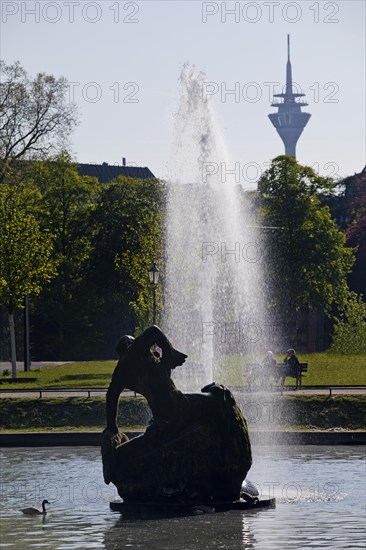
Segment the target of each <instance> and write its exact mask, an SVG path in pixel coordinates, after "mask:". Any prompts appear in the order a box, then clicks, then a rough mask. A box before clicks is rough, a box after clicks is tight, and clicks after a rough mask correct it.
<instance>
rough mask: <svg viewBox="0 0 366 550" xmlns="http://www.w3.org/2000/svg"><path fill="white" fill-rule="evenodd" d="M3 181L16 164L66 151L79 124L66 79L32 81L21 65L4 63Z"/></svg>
mask: <svg viewBox="0 0 366 550" xmlns="http://www.w3.org/2000/svg"><path fill="white" fill-rule="evenodd" d="M0 76H1V79H0V181H2V180H3V178H4V175H5V172H6V167H7V165H9V164H12V163H13V162H14V161H19V160H20V159H22V158H23V159H30V158H44V157H45V156H48V155H49V154H50V153H52V152H55V150H60V149H64V148H65V145H66V144H67V142H68V138H69V135H70V133H71V132H72V130H73V129H74V127H75V125H76V124H77V110H76V105H75V104H73V103H71V102H70V101H69V97H68V91H69V88H68V83H67V80H66V79H65V78H64V77H60V78H55V77H54V76H53V75H48V74H45V73H39V74H37V75H36V76H35V77H34V78H31V77H29V75H28V74H27V72H26V71H25V70H24V68H23V67H22V66H21V65H20V63H19V62H16V63H14V64H12V65H7V64H6V63H5V62H4V61H1V62H0Z"/></svg>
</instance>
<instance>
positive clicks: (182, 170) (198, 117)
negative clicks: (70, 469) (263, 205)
mask: <svg viewBox="0 0 366 550" xmlns="http://www.w3.org/2000/svg"><path fill="white" fill-rule="evenodd" d="M206 80H207V79H206V77H205V75H204V74H203V73H199V72H197V71H196V70H195V69H194V67H190V66H189V65H185V66H184V67H183V70H182V73H181V76H180V99H179V105H178V110H177V113H176V115H175V124H174V135H173V138H172V143H173V150H172V161H171V163H170V165H169V174H168V181H169V185H168V200H167V216H166V258H165V260H166V261H165V265H166V267H165V271H166V273H165V277H166V280H165V302H164V314H163V321H162V326H163V328H164V330H165V331H166V332H167V334H169V335H170V336H171V337H172V338H173V339H174V342H176V344H177V347H178V348H179V349H183V350H184V351H185V352H186V353H187V354H188V357H189V359H188V374H187V368H185V369H184V371H183V370H181V371H180V372H176V373H174V375H173V377H174V380H175V381H176V382H177V383H179V386H180V387H182V388H184V389H185V390H187V391H189V390H191V389H192V388H197V387H200V386H202V385H205V384H208V383H209V382H211V381H212V380H216V381H218V382H220V383H227V380H226V374H224V372H223V369H222V368H221V361H220V359H221V358H222V356H223V355H224V354H225V353H232V354H236V355H239V356H242V355H244V354H248V353H255V352H258V351H263V350H262V349H261V348H262V346H263V345H264V342H263V340H264V338H263V336H264V325H265V323H264V318H263V311H264V300H265V291H264V285H263V283H262V282H261V257H262V244H261V242H260V236H259V234H258V232H257V229H256V227H255V225H256V224H255V219H254V215H253V213H252V212H251V209H250V205H249V204H248V203H247V200H246V198H245V193H244V192H243V189H242V187H241V186H240V185H237V183H236V182H235V178H234V177H233V174H231V176H230V174H228V173H227V171H228V170H230V169H231V168H232V167H233V166H234V163H231V162H230V159H229V156H228V154H227V152H226V150H225V145H224V142H223V139H222V135H221V132H220V130H219V125H218V124H217V122H216V120H215V116H214V112H213V108H212V105H211V102H210V101H209V100H207V101H206V98H205V96H204V92H203V91H204V83H205V81H206ZM264 349H265V348H264Z"/></svg>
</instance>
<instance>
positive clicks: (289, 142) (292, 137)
mask: <svg viewBox="0 0 366 550" xmlns="http://www.w3.org/2000/svg"><path fill="white" fill-rule="evenodd" d="M304 95H305V94H297V93H294V91H293V85H292V69H291V61H290V35H289V34H288V35H287V64H286V92H285V93H282V94H274V95H273V97H274V98H277V97H278V98H281V99H282V100H283V101H276V100H273V103H271V107H277V108H278V112H277V113H271V114H270V115H268V117H269V119H270V121H271V122H272V124H273V126H274V127H275V128H276V130H277V132H278V134H279V136H280V138H281V139H282V141H283V143H284V145H285V155H290V156H292V157H296V143H297V141H298V139H299V137H300V135H301V132H302V131H303V129H304V128H305V126H306V124H307V123H308V120H309V118H310V117H311V114H310V113H303V112H302V111H301V107H306V106H307V105H308V103H306V102H305V101H299V100H298V98H300V97H303V96H304Z"/></svg>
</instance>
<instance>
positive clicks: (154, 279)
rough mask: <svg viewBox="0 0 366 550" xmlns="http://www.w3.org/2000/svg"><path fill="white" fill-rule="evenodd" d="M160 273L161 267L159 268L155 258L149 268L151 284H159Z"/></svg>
mask: <svg viewBox="0 0 366 550" xmlns="http://www.w3.org/2000/svg"><path fill="white" fill-rule="evenodd" d="M159 274H160V269H159V268H158V266H157V265H156V263H155V260H154V261H153V263H152V264H151V267H150V269H149V279H150V284H151V285H153V286H154V285H157V284H158V282H159Z"/></svg>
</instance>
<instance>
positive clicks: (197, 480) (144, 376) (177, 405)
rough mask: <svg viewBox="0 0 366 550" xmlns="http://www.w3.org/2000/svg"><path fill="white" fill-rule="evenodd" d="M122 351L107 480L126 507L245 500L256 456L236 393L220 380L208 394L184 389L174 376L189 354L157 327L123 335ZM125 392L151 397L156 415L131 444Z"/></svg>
mask: <svg viewBox="0 0 366 550" xmlns="http://www.w3.org/2000/svg"><path fill="white" fill-rule="evenodd" d="M154 345H156V346H159V348H160V349H161V355H160V354H159V353H157V352H156V351H154V350H152V348H153V346H154ZM117 351H118V352H119V354H120V359H119V361H118V364H117V366H116V368H115V371H114V373H113V376H112V380H111V383H110V386H109V389H108V392H107V411H106V413H107V427H106V429H105V430H104V432H103V439H102V459H103V474H104V480H105V482H106V483H110V482H112V483H113V484H114V485H115V486H116V487H117V490H118V493H119V495H120V496H121V497H122V498H123V500H124V501H125V502H136V501H143V502H157V503H161V502H164V503H166V502H195V501H200V502H202V501H205V502H216V501H217V502H218V501H235V500H238V499H239V498H240V490H241V486H242V482H243V480H244V479H245V476H246V474H247V472H248V470H249V468H250V466H251V463H252V458H251V448H250V441H249V436H248V430H247V425H246V421H245V419H244V417H243V415H242V413H241V411H240V409H239V407H238V406H237V404H236V403H235V399H234V397H233V395H232V394H231V392H230V391H229V390H228V389H227V388H226V387H224V386H221V385H217V384H214V383H213V384H210V385H209V386H206V387H205V388H203V389H202V393H191V394H184V393H182V392H181V391H179V390H178V389H177V388H176V386H175V384H174V382H173V380H172V379H171V372H172V370H173V369H174V368H176V367H177V366H180V365H182V364H183V363H184V362H185V360H186V358H187V356H186V355H185V354H184V353H181V352H179V351H177V350H175V349H174V348H173V346H172V345H171V343H170V342H169V340H168V338H167V337H166V336H165V334H164V333H163V332H162V331H161V330H160V329H159V328H158V327H157V326H152V327H149V328H148V329H146V330H145V331H144V332H143V333H142V334H141V335H140V336H138V337H137V338H136V339H134V338H133V337H123V338H121V340H120V342H119V344H118V346H117ZM124 388H128V389H130V390H133V391H135V392H137V393H139V394H141V395H143V396H144V397H145V398H146V400H147V402H148V405H149V407H150V409H151V412H152V415H153V419H152V421H151V423H150V424H149V426H148V427H147V429H146V431H145V433H144V434H143V435H141V436H138V437H136V438H133V439H131V440H129V439H128V437H127V436H126V435H125V434H123V433H121V432H119V430H118V426H117V421H116V418H117V410H118V400H119V396H120V393H121V391H122V390H123V389H124Z"/></svg>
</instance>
